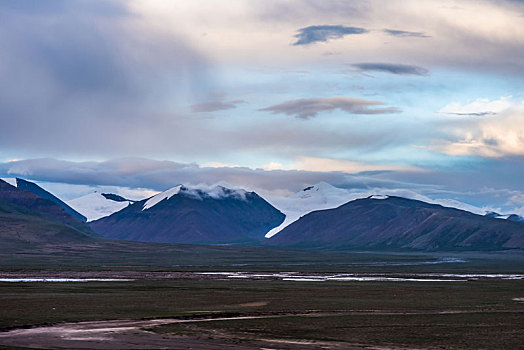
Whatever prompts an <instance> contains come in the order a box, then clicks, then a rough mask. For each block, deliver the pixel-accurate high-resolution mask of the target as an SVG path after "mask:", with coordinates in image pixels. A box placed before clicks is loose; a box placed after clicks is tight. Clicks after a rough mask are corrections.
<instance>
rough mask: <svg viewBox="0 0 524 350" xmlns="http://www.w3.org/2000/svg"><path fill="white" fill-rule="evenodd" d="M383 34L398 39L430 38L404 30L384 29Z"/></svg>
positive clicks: (420, 33)
mask: <svg viewBox="0 0 524 350" xmlns="http://www.w3.org/2000/svg"><path fill="white" fill-rule="evenodd" d="M383 32H384V33H387V34H389V35H392V36H398V37H414V38H430V36H429V35H426V34H424V33H422V32H408V31H405V30H395V29H384V30H383Z"/></svg>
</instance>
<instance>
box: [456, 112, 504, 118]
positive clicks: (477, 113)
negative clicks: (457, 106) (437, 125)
mask: <svg viewBox="0 0 524 350" xmlns="http://www.w3.org/2000/svg"><path fill="white" fill-rule="evenodd" d="M446 114H451V115H463V116H472V117H484V116H486V115H496V114H497V113H495V112H490V111H486V112H472V113H456V112H449V113H446Z"/></svg>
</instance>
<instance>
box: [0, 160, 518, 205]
mask: <svg viewBox="0 0 524 350" xmlns="http://www.w3.org/2000/svg"><path fill="white" fill-rule="evenodd" d="M523 164H524V157H514V158H512V159H510V162H508V161H507V160H505V161H501V160H497V159H495V160H484V161H482V162H474V163H469V164H468V165H467V166H464V167H463V168H460V167H459V168H455V169H450V168H446V169H440V170H438V171H435V170H433V171H429V170H426V171H422V172H421V171H387V170H385V171H373V172H369V171H367V172H362V173H357V174H348V173H343V172H314V171H299V170H272V171H266V170H262V169H251V168H246V167H223V168H212V167H202V166H199V165H197V164H194V163H176V162H171V161H157V160H151V159H144V158H121V159H114V160H110V161H105V162H72V161H62V160H56V159H50V158H47V159H27V160H22V161H11V162H5V163H0V177H15V176H17V177H22V178H26V179H28V180H33V181H40V182H48V183H55V184H70V185H84V186H91V187H98V186H126V187H129V188H147V189H153V190H156V191H163V190H166V189H168V188H170V187H173V186H175V185H177V184H180V183H185V184H207V185H212V184H216V183H220V182H222V183H224V184H229V185H232V186H237V187H243V188H246V189H249V190H256V191H259V193H261V194H263V193H286V192H287V193H290V192H296V191H298V190H300V189H302V188H304V187H306V186H309V185H312V184H315V183H317V182H320V181H326V182H328V183H331V184H333V185H335V186H338V187H342V188H347V189H350V190H354V191H373V189H383V190H384V189H390V190H395V191H399V190H409V191H414V192H416V193H419V194H422V195H426V196H428V197H430V198H434V199H437V198H453V199H456V200H460V201H463V202H465V203H470V204H473V205H477V206H484V205H489V206H493V207H494V208H497V207H501V208H505V209H504V210H503V211H504V212H511V210H512V209H513V208H515V206H522V198H524V193H522V186H521V179H522V177H523V176H524V170H523V171H521V170H520V169H524V167H523V166H522V165H523ZM486 169H490V171H486ZM491 170H495V171H491ZM501 178H505V181H504V184H503V185H502V184H501V185H500V186H498V187H493V186H492V185H493V184H497V183H499V180H500V179H501ZM435 184H438V185H435ZM54 188H57V189H58V188H60V186H55V187H54ZM83 191H84V194H85V193H87V192H89V190H88V189H86V188H83ZM398 193H399V194H400V195H402V194H401V192H398ZM57 194H59V195H60V194H61V193H57Z"/></svg>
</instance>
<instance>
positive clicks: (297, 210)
mask: <svg viewBox="0 0 524 350" xmlns="http://www.w3.org/2000/svg"><path fill="white" fill-rule="evenodd" d="M361 196H362V194H360V193H359V194H352V193H350V192H349V191H347V190H345V189H342V188H338V187H335V186H332V185H330V184H328V183H326V182H319V183H317V184H315V185H313V186H309V187H306V188H304V189H303V190H302V191H300V192H297V193H294V194H292V195H291V196H289V197H273V198H272V199H270V202H271V204H273V205H274V206H275V207H276V208H278V209H279V210H280V211H281V212H283V213H284V214H285V215H286V218H285V219H284V222H283V223H282V224H280V226H278V227H275V228H273V229H272V230H271V231H269V232H268V233H267V234H266V238H269V237H272V236H274V235H276V234H277V233H278V232H280V231H281V230H283V229H284V227H286V226H288V225H289V224H291V223H293V222H295V221H297V220H298V219H300V217H301V216H304V215H306V214H307V213H310V212H312V211H315V210H322V209H332V208H336V207H338V206H340V205H342V204H344V203H347V202H349V201H351V200H354V199H357V198H361Z"/></svg>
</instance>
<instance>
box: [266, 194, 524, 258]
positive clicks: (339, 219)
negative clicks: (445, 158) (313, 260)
mask: <svg viewBox="0 0 524 350" xmlns="http://www.w3.org/2000/svg"><path fill="white" fill-rule="evenodd" d="M266 244H268V245H272V246H279V247H291V248H313V249H321V248H324V249H371V250H391V249H406V248H408V249H422V250H442V251H446V250H449V251H453V250H504V249H523V248H524V224H522V223H518V222H513V221H511V220H499V219H496V218H490V217H486V216H482V215H477V214H473V213H470V212H467V211H464V210H459V209H455V208H449V207H444V206H441V205H436V204H429V203H426V202H422V201H418V200H412V199H406V198H401V197H395V196H380V197H377V196H371V197H368V198H363V199H357V200H354V201H351V202H348V203H346V204H344V205H341V206H339V207H337V208H335V209H327V210H319V211H315V212H312V213H309V214H307V215H304V216H303V217H301V218H300V219H299V220H297V221H296V222H294V223H292V224H291V225H289V226H287V227H286V228H284V229H283V230H282V231H281V232H280V233H279V234H278V235H276V236H274V237H271V238H270V239H268V240H267V242H266Z"/></svg>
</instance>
